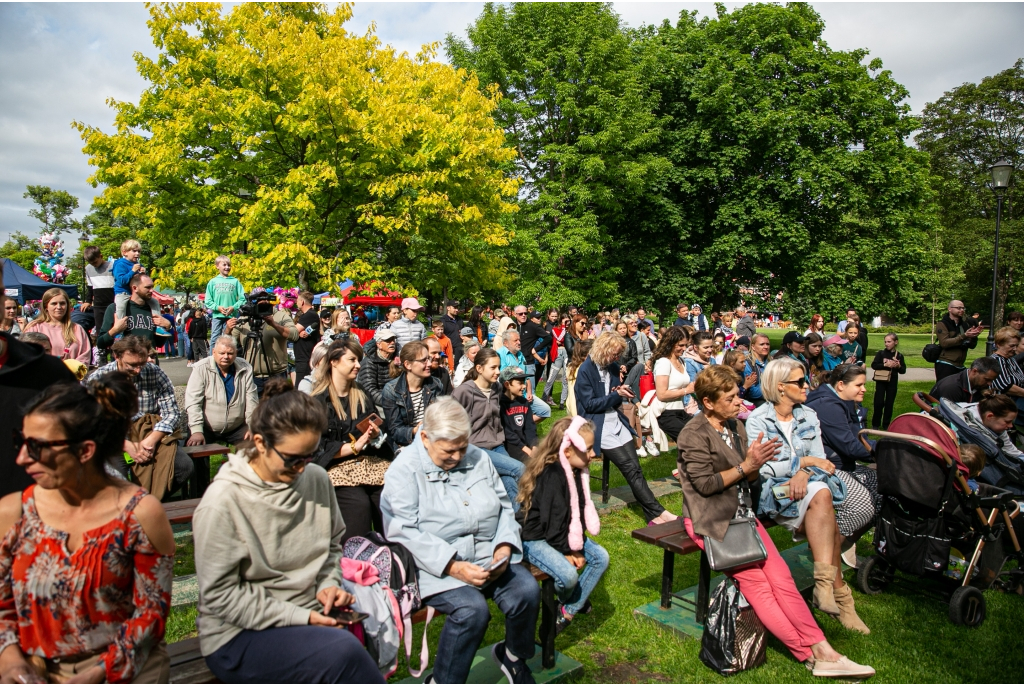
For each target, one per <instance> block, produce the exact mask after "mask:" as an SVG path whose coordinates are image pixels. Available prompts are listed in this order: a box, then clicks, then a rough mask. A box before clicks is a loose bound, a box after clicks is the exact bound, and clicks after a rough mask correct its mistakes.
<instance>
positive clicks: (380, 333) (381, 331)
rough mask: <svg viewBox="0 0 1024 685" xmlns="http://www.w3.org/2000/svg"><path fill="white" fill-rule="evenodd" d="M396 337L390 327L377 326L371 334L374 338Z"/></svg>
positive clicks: (389, 338) (391, 338)
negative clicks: (375, 330)
mask: <svg viewBox="0 0 1024 685" xmlns="http://www.w3.org/2000/svg"><path fill="white" fill-rule="evenodd" d="M397 337H398V336H397V335H395V332H394V331H393V330H391V329H390V328H378V329H377V332H376V333H374V334H373V339H374V340H394V339H395V338H397Z"/></svg>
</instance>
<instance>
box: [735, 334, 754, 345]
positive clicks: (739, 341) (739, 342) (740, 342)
mask: <svg viewBox="0 0 1024 685" xmlns="http://www.w3.org/2000/svg"><path fill="white" fill-rule="evenodd" d="M732 344H733V347H739V346H740V345H742V346H743V347H750V338H748V337H747V336H745V335H741V336H740V337H738V338H736V339H735V340H733V341H732Z"/></svg>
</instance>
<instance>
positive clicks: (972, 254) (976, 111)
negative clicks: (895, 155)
mask: <svg viewBox="0 0 1024 685" xmlns="http://www.w3.org/2000/svg"><path fill="white" fill-rule="evenodd" d="M917 143H918V145H919V146H920V147H921V149H922V150H924V151H925V152H927V153H928V155H929V156H930V158H931V168H932V179H933V185H934V188H935V191H936V195H937V196H938V202H939V207H940V217H941V222H942V232H943V240H942V246H943V249H944V251H945V253H946V255H947V256H948V257H949V258H950V259H951V260H953V261H954V263H955V264H956V266H957V267H958V268H959V270H960V274H959V276H960V277H959V278H957V279H954V280H952V281H950V282H949V284H948V285H947V289H946V291H945V292H944V293H943V295H944V297H960V298H961V299H963V300H964V301H965V303H966V304H967V305H968V306H969V308H970V309H972V310H975V311H978V312H983V313H984V314H983V317H984V318H985V320H987V319H988V311H989V306H990V302H991V297H992V257H993V249H994V239H995V218H996V196H995V194H994V193H993V192H992V190H991V189H990V188H989V185H990V183H991V174H990V172H989V166H990V165H992V164H994V163H995V162H996V161H998V160H1000V159H1003V158H1005V159H1008V160H1009V161H1010V162H1011V163H1012V164H1013V165H1014V167H1015V168H1016V169H1017V171H1015V176H1016V178H1015V179H1011V185H1010V188H1009V189H1008V191H1007V192H1006V194H1005V196H1004V201H1003V216H1002V224H1001V231H1000V236H999V279H998V285H997V288H996V320H995V326H996V327H998V326H999V325H1000V323H1001V322H1002V320H1003V312H1004V309H1005V308H1006V306H1007V305H1008V304H1009V305H1011V306H1021V305H1024V224H1022V222H1021V220H1020V211H1019V210H1018V209H1016V207H1018V206H1019V205H1020V203H1021V202H1022V201H1024V185H1022V183H1021V170H1020V166H1021V163H1022V161H1024V59H1022V60H1017V62H1016V64H1014V66H1013V67H1011V68H1010V69H1006V70H1004V71H1001V72H999V73H998V74H995V75H994V76H988V77H985V78H984V79H982V80H981V83H965V84H963V85H961V86H958V87H956V88H954V89H952V90H950V91H948V92H946V93H945V94H944V95H943V96H942V97H941V98H939V99H938V100H937V101H935V102H933V103H929V104H928V105H926V106H925V108H924V112H923V115H922V118H921V131H920V133H918V135H917Z"/></svg>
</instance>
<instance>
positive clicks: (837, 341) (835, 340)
mask: <svg viewBox="0 0 1024 685" xmlns="http://www.w3.org/2000/svg"><path fill="white" fill-rule="evenodd" d="M845 342H846V338H844V337H843V336H841V335H839V334H838V333H836V334H835V335H833V336H832V337H831V338H829V339H828V340H826V341H825V347H828V346H829V345H842V344H844V343H845Z"/></svg>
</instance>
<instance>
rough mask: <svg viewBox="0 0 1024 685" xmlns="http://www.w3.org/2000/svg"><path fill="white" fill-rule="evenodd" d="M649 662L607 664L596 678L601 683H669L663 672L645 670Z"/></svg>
mask: <svg viewBox="0 0 1024 685" xmlns="http://www.w3.org/2000/svg"><path fill="white" fill-rule="evenodd" d="M646 665H647V662H646V661H644V660H642V659H641V660H640V661H635V662H633V661H626V662H623V663H619V664H615V665H613V666H605V667H603V668H602V669H601V670H599V671H598V672H597V674H596V677H595V678H594V680H595V681H596V682H599V683H669V682H672V681H671V680H670V679H669V678H667V677H666V676H665V675H663V674H661V673H652V672H650V671H645V670H644V667H645V666H646Z"/></svg>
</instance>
